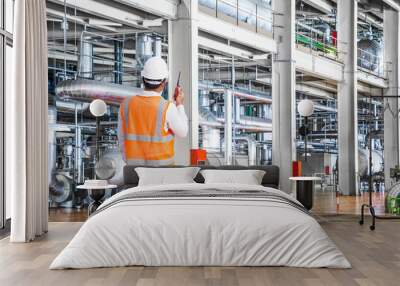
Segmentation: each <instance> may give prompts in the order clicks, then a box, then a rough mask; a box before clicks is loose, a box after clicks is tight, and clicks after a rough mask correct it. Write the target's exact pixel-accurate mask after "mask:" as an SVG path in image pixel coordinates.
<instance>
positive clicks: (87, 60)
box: [78, 37, 93, 78]
mask: <svg viewBox="0 0 400 286" xmlns="http://www.w3.org/2000/svg"><path fill="white" fill-rule="evenodd" d="M89 40H90V38H89V37H81V42H80V46H79V65H78V74H79V77H82V78H93V44H92V43H91V42H90V41H89Z"/></svg>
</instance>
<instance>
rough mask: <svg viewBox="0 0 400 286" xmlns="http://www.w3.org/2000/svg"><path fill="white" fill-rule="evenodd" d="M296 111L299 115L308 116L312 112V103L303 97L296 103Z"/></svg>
mask: <svg viewBox="0 0 400 286" xmlns="http://www.w3.org/2000/svg"><path fill="white" fill-rule="evenodd" d="M297 111H298V112H299V113H300V115H301V116H304V117H308V116H310V115H312V114H313V113H314V103H313V102H312V101H311V100H309V99H303V100H302V101H300V102H299V104H298V105H297Z"/></svg>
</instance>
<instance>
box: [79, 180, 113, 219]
mask: <svg viewBox="0 0 400 286" xmlns="http://www.w3.org/2000/svg"><path fill="white" fill-rule="evenodd" d="M117 187H118V186H117V185H104V186H93V185H80V186H77V187H76V188H77V189H83V190H87V191H88V195H89V197H90V198H91V199H93V202H92V203H91V204H90V205H89V207H88V213H89V216H90V215H91V214H92V213H94V212H95V211H96V210H97V208H98V207H99V206H100V205H101V204H102V203H103V200H104V195H105V193H106V190H107V189H116V188H117Z"/></svg>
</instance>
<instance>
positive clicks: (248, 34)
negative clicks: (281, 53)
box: [197, 11, 277, 53]
mask: <svg viewBox="0 0 400 286" xmlns="http://www.w3.org/2000/svg"><path fill="white" fill-rule="evenodd" d="M197 23H198V26H199V30H202V31H205V32H207V33H209V34H212V35H216V36H219V37H222V38H224V39H227V40H230V41H234V42H236V43H239V44H242V45H245V46H248V45H249V44H251V47H252V48H253V49H256V50H259V51H261V52H272V53H276V51H277V48H276V42H275V40H274V39H272V38H270V37H268V36H265V35H261V34H258V33H255V32H252V31H249V30H246V29H244V28H241V27H239V26H236V25H234V24H231V23H228V22H226V21H223V20H221V19H218V18H216V17H212V16H209V15H207V14H205V13H202V12H200V11H199V13H198V19H197Z"/></svg>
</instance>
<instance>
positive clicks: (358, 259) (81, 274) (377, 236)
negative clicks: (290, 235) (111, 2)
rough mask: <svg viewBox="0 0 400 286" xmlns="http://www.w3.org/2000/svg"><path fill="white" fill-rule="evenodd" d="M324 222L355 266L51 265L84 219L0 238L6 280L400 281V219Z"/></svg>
mask: <svg viewBox="0 0 400 286" xmlns="http://www.w3.org/2000/svg"><path fill="white" fill-rule="evenodd" d="M320 223H321V225H322V227H323V228H324V229H325V230H326V231H327V233H328V234H329V236H330V237H331V238H332V240H333V241H335V243H336V244H337V245H338V247H339V248H340V249H341V250H342V251H343V252H344V253H345V255H346V256H347V258H348V259H349V260H350V262H351V263H352V265H353V268H352V269H349V270H342V269H304V268H289V267H125V268H107V269H104V268H103V269H87V270H52V271H50V270H48V267H49V264H50V263H51V261H52V260H53V259H54V258H55V256H56V255H57V254H58V253H59V252H60V251H61V250H62V249H63V248H64V247H65V246H66V244H67V243H68V242H69V241H70V240H71V238H72V237H73V235H74V234H75V233H76V232H77V231H78V229H79V228H80V226H81V225H82V223H79V222H57V223H56V222H53V223H50V225H49V233H48V234H46V235H45V236H43V237H41V238H38V239H37V240H35V241H34V242H32V243H29V244H10V243H9V242H8V238H5V239H3V240H1V241H0V285H2V286H8V285H10V286H18V285H29V286H36V285H40V286H45V285H52V286H53V285H57V286H62V285H66V286H72V285H85V286H86V285H96V286H98V285H136V286H147V285H149V286H164V285H165V286H179V285H201V286H203V285H204V286H208V285H227V286H235V285H237V286H263V285H274V286H275V285H277V286H279V285H290V286H292V285H329V286H330V285H346V286H348V285H377V286H391V285H393V286H394V285H396V286H397V285H399V280H398V275H399V273H400V231H399V230H400V222H398V221H379V223H378V225H377V230H376V231H374V232H372V231H370V230H369V228H368V225H364V226H360V225H358V223H357V217H354V216H353V217H352V216H347V217H345V218H342V217H329V216H328V217H320Z"/></svg>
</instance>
